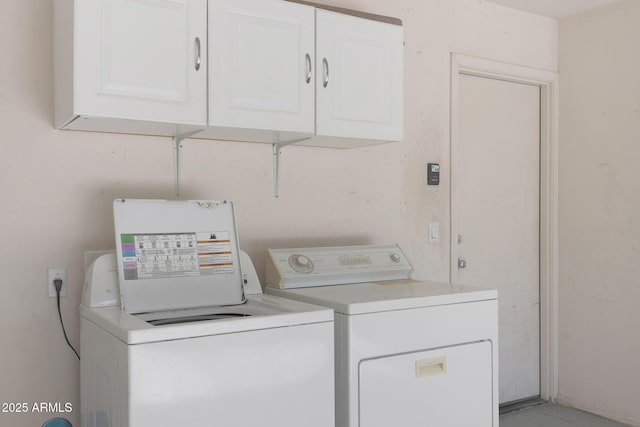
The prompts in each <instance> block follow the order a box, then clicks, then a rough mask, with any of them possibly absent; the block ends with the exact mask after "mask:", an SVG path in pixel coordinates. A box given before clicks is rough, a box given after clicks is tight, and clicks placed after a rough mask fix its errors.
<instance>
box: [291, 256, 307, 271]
mask: <svg viewBox="0 0 640 427" xmlns="http://www.w3.org/2000/svg"><path fill="white" fill-rule="evenodd" d="M289 265H290V266H291V268H293V269H294V270H295V271H297V272H298V273H311V272H312V271H313V262H312V261H311V260H310V259H309V258H308V257H306V256H304V255H302V254H293V255H291V256H290V257H289Z"/></svg>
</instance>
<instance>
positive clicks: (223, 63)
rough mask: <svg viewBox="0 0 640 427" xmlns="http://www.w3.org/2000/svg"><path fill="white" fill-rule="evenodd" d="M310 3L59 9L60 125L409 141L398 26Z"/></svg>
mask: <svg viewBox="0 0 640 427" xmlns="http://www.w3.org/2000/svg"><path fill="white" fill-rule="evenodd" d="M300 1H302V0H300ZM303 3H305V4H301V3H298V2H297V0H292V1H283V0H55V1H54V3H53V5H54V26H55V31H54V37H55V40H54V45H55V54H54V69H55V115H56V117H55V125H56V127H58V128H65V129H77V130H95V131H107V132H123V133H138V134H153V135H182V136H184V135H191V134H193V133H194V132H197V133H196V135H195V137H199V138H213V139H226V140H241V141H259V142H281V143H287V142H293V141H296V142H300V141H301V142H300V143H301V144H305V145H319V146H329V147H342V148H348V147H357V146H362V145H370V144H375V143H381V142H387V141H399V140H402V124H403V123H402V122H403V117H402V105H403V87H402V74H403V71H402V62H403V53H402V52H403V29H402V25H401V22H400V21H399V20H395V19H393V18H384V17H379V16H376V15H370V14H366V13H360V12H352V11H346V10H344V9H336V8H333V7H330V6H322V5H315V6H314V5H313V4H311V3H306V2H303ZM325 9H329V10H325ZM341 12H345V13H341ZM354 15H355V16H354Z"/></svg>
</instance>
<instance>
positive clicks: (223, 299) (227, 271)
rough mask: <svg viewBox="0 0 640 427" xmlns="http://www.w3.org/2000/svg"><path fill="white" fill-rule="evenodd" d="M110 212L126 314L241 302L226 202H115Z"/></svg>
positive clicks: (234, 242)
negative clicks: (112, 219)
mask: <svg viewBox="0 0 640 427" xmlns="http://www.w3.org/2000/svg"><path fill="white" fill-rule="evenodd" d="M113 211H114V225H115V238H116V252H117V262H118V282H119V285H120V296H121V302H122V309H123V310H124V311H126V312H127V313H143V312H155V311H162V310H173V309H185V308H194V307H206V306H223V305H233V304H242V303H243V302H244V301H245V296H244V292H243V287H242V271H241V266H240V258H239V248H238V238H237V233H236V223H235V215H234V211H233V204H232V203H231V202H230V201H227V200H220V201H215V200H213V201H212V200H206V201H205V200H190V201H168V200H136V199H118V200H115V201H114V203H113Z"/></svg>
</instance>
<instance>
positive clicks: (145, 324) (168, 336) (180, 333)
mask: <svg viewBox="0 0 640 427" xmlns="http://www.w3.org/2000/svg"><path fill="white" fill-rule="evenodd" d="M80 316H81V317H82V318H83V319H84V320H85V321H90V322H92V323H94V324H96V325H97V326H99V327H100V328H102V329H103V330H105V331H107V332H108V333H109V334H110V335H112V336H114V337H115V338H116V339H118V340H119V341H121V342H123V343H124V344H127V345H136V344H145V343H152V342H161V341H175V340H184V339H191V338H199V337H207V336H213V335H222V334H230V333H244V332H251V331H259V330H263V329H273V328H285V327H286V328H290V327H297V326H302V325H308V324H316V323H327V322H329V323H330V322H333V310H331V309H329V308H326V307H319V306H314V305H310V304H306V303H304V302H300V301H294V300H290V299H285V298H280V297H277V296H274V295H264V294H259V295H251V296H248V297H247V300H246V303H245V304H242V305H235V306H225V307H200V308H191V309H180V310H169V311H161V312H154V313H144V314H129V313H126V312H124V311H122V310H121V309H120V307H89V306H86V305H84V304H81V305H80ZM195 317H201V319H199V320H198V319H196V321H185V319H187V318H195ZM172 319H173V320H176V321H175V322H172V321H171V320H172ZM154 320H161V321H160V322H155V321H154Z"/></svg>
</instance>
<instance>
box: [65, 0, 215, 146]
mask: <svg viewBox="0 0 640 427" xmlns="http://www.w3.org/2000/svg"><path fill="white" fill-rule="evenodd" d="M55 3H56V5H55V6H56V11H55V13H56V17H55V19H56V38H57V40H56V59H55V60H56V67H55V68H56V125H57V126H58V127H67V128H72V129H84V128H87V130H93V128H96V129H97V130H110V129H109V128H110V127H113V128H115V129H113V130H116V131H117V130H119V129H118V128H124V131H127V130H128V129H127V127H132V128H134V130H135V128H136V126H138V127H141V130H142V131H143V132H144V125H141V124H140V123H139V122H157V123H178V124H182V125H196V126H199V127H203V126H205V125H206V122H207V93H206V91H207V67H206V64H207V58H206V54H207V0H92V1H87V0H75V1H73V0H56V1H55ZM58 3H59V4H58ZM101 118H109V119H113V121H112V122H108V121H107V122H106V123H105V122H104V121H103V120H102V121H101V120H99V119H101ZM118 119H120V120H121V121H120V122H118ZM128 120H133V121H135V122H138V123H137V124H136V123H135V122H133V123H132V122H128ZM157 128H158V129H161V128H162V126H158V127H157ZM168 129H169V132H168V133H174V132H172V131H171V130H170V129H171V127H169V128H168ZM150 133H153V132H150ZM158 133H160V134H162V133H166V132H164V131H162V130H161V131H160V132H158Z"/></svg>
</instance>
